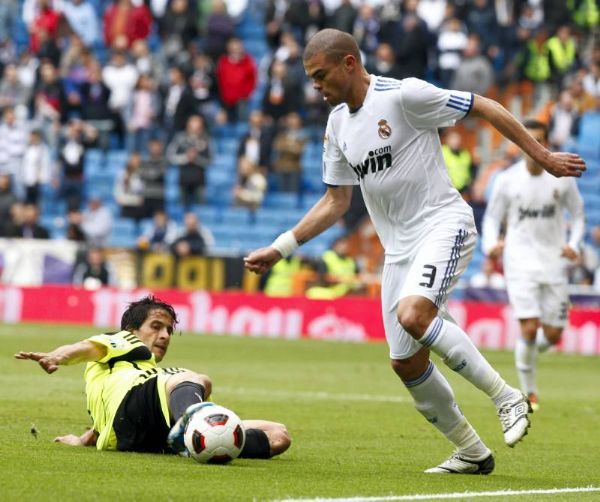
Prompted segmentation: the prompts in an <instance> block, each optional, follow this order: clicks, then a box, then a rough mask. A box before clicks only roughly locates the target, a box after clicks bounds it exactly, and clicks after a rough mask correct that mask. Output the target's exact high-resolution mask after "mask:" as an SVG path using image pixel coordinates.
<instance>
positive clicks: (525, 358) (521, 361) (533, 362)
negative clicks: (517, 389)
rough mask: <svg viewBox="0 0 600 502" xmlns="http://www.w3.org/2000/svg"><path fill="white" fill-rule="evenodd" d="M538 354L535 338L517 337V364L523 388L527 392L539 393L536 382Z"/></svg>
mask: <svg viewBox="0 0 600 502" xmlns="http://www.w3.org/2000/svg"><path fill="white" fill-rule="evenodd" d="M537 354H538V348H537V346H536V342H535V340H531V341H528V340H525V339H523V338H518V339H517V342H516V345H515V366H516V367H517V373H518V374H519V382H520V383H521V390H522V391H523V392H524V393H525V394H531V393H534V394H537V385H536V384H535V379H536V378H535V376H536V373H537V372H536V369H537Z"/></svg>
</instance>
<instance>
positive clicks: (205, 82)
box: [189, 52, 221, 126]
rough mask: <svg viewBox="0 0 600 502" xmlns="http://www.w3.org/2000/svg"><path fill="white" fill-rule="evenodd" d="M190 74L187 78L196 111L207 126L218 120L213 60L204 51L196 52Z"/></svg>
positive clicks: (219, 110) (218, 108)
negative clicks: (195, 104)
mask: <svg viewBox="0 0 600 502" xmlns="http://www.w3.org/2000/svg"><path fill="white" fill-rule="evenodd" d="M192 66H193V68H192V75H191V77H190V79H189V83H190V86H191V88H192V93H193V94H194V99H195V100H196V103H197V107H198V111H199V112H200V114H201V115H202V116H203V117H204V118H205V119H206V121H207V123H208V125H209V126H212V125H214V123H215V121H216V120H218V116H219V113H220V112H221V108H220V107H219V105H218V103H217V100H218V89H217V79H216V75H215V65H214V64H213V61H212V60H211V59H210V58H209V57H208V56H207V55H206V54H204V53H202V52H200V53H198V54H196V55H195V56H194V58H193V61H192Z"/></svg>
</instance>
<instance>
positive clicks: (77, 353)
mask: <svg viewBox="0 0 600 502" xmlns="http://www.w3.org/2000/svg"><path fill="white" fill-rule="evenodd" d="M105 355H106V347H103V346H102V345H99V344H96V343H93V342H90V341H89V340H82V341H81V342H77V343H73V344H71V345H63V346H61V347H58V348H56V349H54V350H53V351H52V352H17V353H16V354H15V358H17V359H30V360H31V361H36V362H37V363H38V364H39V365H40V366H41V367H42V369H43V370H44V371H45V372H46V373H54V372H55V371H56V370H57V369H58V367H59V366H66V365H67V364H76V363H82V362H89V361H98V360H99V359H102V358H103V357H104V356H105Z"/></svg>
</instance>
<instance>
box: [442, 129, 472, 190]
mask: <svg viewBox="0 0 600 502" xmlns="http://www.w3.org/2000/svg"><path fill="white" fill-rule="evenodd" d="M442 155H443V156H444V162H445V164H446V168H447V169H448V175H449V176H450V181H452V184H453V185H454V187H455V188H456V189H457V190H458V191H459V192H460V193H461V194H462V196H463V197H465V198H467V199H469V190H470V188H471V183H472V182H473V179H474V178H475V176H476V173H477V166H476V165H475V163H474V162H473V158H472V157H471V154H470V153H469V151H468V150H467V149H466V148H464V147H463V145H462V137H461V135H460V134H459V133H458V132H456V131H453V130H451V131H450V132H448V133H447V135H446V137H445V141H444V144H443V145H442Z"/></svg>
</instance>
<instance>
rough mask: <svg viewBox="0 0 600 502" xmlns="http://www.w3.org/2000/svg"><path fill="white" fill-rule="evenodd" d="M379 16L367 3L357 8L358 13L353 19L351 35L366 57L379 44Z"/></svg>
mask: <svg viewBox="0 0 600 502" xmlns="http://www.w3.org/2000/svg"><path fill="white" fill-rule="evenodd" d="M379 28H380V24H379V17H378V15H377V12H376V11H375V8H374V7H373V6H372V5H369V4H368V3H365V4H362V5H361V6H360V7H359V9H358V15H357V16H356V19H355V20H354V26H353V27H352V35H353V36H354V39H355V40H356V42H357V43H358V46H359V48H360V50H361V51H362V52H364V53H365V54H366V55H367V57H368V56H370V55H372V54H373V53H374V52H375V50H376V49H377V45H378V44H379V40H378V35H379Z"/></svg>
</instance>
